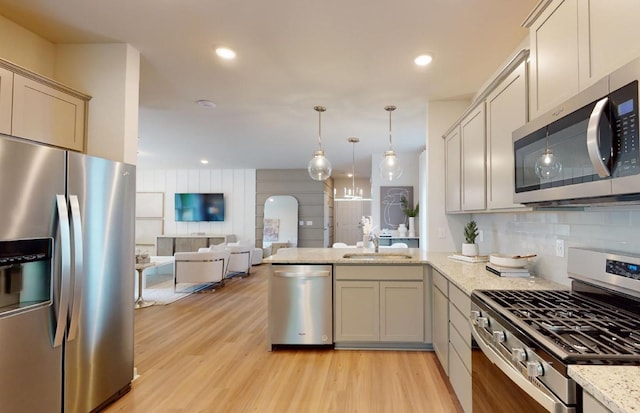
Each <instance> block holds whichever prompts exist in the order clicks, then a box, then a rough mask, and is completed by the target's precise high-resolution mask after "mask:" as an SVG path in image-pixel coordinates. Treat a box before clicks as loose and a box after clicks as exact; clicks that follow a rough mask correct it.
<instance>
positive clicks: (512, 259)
mask: <svg viewBox="0 0 640 413" xmlns="http://www.w3.org/2000/svg"><path fill="white" fill-rule="evenodd" d="M531 257H535V255H505V254H490V255H489V262H490V263H491V264H493V265H497V266H499V267H508V268H522V267H526V266H527V261H528V260H529V258H531Z"/></svg>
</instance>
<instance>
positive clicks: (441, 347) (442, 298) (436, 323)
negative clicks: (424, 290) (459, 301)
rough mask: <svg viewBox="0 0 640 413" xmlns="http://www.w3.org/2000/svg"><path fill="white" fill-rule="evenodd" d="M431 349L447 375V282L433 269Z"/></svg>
mask: <svg viewBox="0 0 640 413" xmlns="http://www.w3.org/2000/svg"><path fill="white" fill-rule="evenodd" d="M432 276H433V288H432V289H431V291H432V301H433V350H434V351H435V353H436V356H437V357H438V360H439V361H440V364H441V365H442V368H443V369H444V372H445V374H447V375H449V285H448V284H449V282H448V281H447V280H446V279H445V278H444V277H443V276H442V275H441V274H440V273H439V272H437V271H435V270H433V273H432Z"/></svg>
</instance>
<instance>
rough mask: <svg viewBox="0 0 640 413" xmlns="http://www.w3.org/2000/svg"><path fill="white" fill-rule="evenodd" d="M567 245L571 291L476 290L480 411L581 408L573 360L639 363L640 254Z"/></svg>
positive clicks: (473, 311) (475, 370)
mask: <svg viewBox="0 0 640 413" xmlns="http://www.w3.org/2000/svg"><path fill="white" fill-rule="evenodd" d="M568 251H569V252H568V273H569V277H570V278H571V279H572V286H571V291H555V290H476V291H473V293H472V295H471V301H472V304H471V307H472V309H471V315H470V319H471V324H472V327H473V328H472V333H473V337H474V341H475V342H476V344H477V345H478V348H477V349H476V350H475V351H474V352H473V360H472V366H473V374H472V380H473V382H472V385H473V411H474V413H479V412H484V411H487V412H489V411H491V412H499V411H505V412H513V411H527V412H529V413H531V412H537V411H540V412H578V413H579V412H581V411H582V407H581V392H580V391H579V389H578V388H577V385H576V383H575V382H574V381H573V379H571V378H570V377H569V375H568V374H567V369H568V367H569V365H571V364H599V365H614V364H615V365H620V364H630V365H640V256H635V255H630V254H626V253H625V254H621V253H615V252H607V251H600V250H586V249H578V248H570V249H569V250H568Z"/></svg>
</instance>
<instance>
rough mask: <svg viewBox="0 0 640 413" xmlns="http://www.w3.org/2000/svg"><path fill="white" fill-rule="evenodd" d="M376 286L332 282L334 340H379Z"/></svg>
mask: <svg viewBox="0 0 640 413" xmlns="http://www.w3.org/2000/svg"><path fill="white" fill-rule="evenodd" d="M379 315H380V283H379V282H378V281H336V283H335V315H334V322H335V326H334V329H335V341H336V343H337V342H340V341H378V340H379V339H380V316H379Z"/></svg>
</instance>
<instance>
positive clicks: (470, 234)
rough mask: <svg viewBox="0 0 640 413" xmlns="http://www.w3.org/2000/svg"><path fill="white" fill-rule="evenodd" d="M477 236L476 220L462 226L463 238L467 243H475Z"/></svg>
mask: <svg viewBox="0 0 640 413" xmlns="http://www.w3.org/2000/svg"><path fill="white" fill-rule="evenodd" d="M477 236H478V226H477V225H476V221H469V223H467V225H465V227H464V240H465V242H466V243H467V244H475V243H476V237H477Z"/></svg>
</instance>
